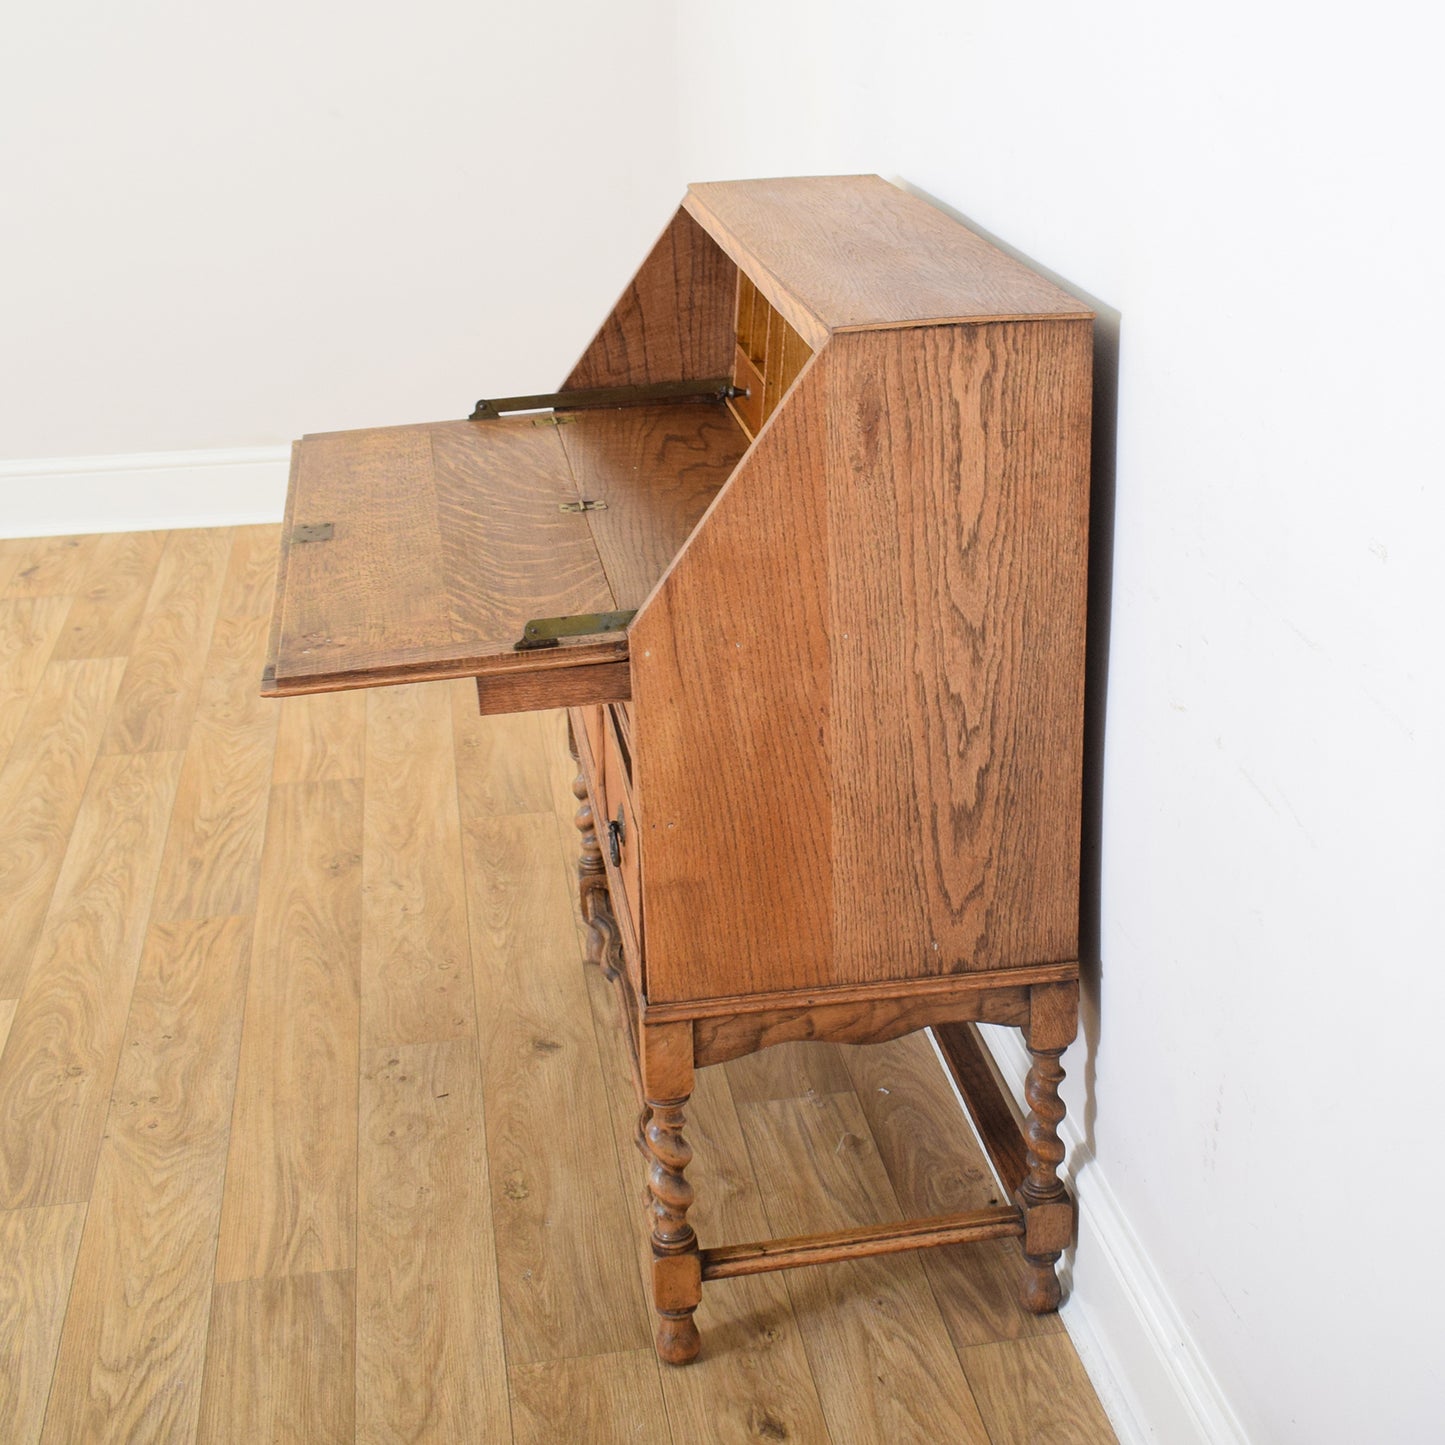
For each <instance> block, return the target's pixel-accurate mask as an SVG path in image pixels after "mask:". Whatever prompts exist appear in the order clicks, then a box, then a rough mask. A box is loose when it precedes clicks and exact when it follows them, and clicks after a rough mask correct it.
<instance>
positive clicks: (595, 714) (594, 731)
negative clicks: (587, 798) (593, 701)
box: [572, 705, 606, 787]
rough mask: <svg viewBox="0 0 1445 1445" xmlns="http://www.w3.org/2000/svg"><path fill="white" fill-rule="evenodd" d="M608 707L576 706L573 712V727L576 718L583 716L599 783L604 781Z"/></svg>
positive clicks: (583, 725)
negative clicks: (604, 731)
mask: <svg viewBox="0 0 1445 1445" xmlns="http://www.w3.org/2000/svg"><path fill="white" fill-rule="evenodd" d="M605 711H606V708H605V707H603V706H601V705H599V706H596V707H581V708H574V709H573V712H572V717H573V724H572V725H573V729H574V732H575V729H576V725H577V724H576V719H577V718H578V717H581V719H582V728H583V731H584V732H585V733H586V734H587V751H588V752H590V753H591V754H592V766H593V767H594V768H596V769H597V783H598V786H599V787H600V786H601V782H602V766H603V764H602V739H603V736H604V733H603V728H604V723H603V713H604V712H605Z"/></svg>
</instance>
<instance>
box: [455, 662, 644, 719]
mask: <svg viewBox="0 0 1445 1445" xmlns="http://www.w3.org/2000/svg"><path fill="white" fill-rule="evenodd" d="M631 696H632V669H631V668H630V667H629V666H628V665H627V663H625V662H598V663H593V664H592V665H591V666H589V667H568V668H556V669H554V670H553V671H552V672H549V673H534V672H516V673H512V672H498V673H492V674H491V675H490V676H487V677H479V678H478V679H477V692H476V700H477V710H478V711H479V712H482V713H486V714H488V715H494V714H497V713H508V712H540V711H542V710H544V709H546V708H554V707H584V706H586V705H588V704H590V703H599V702H618V701H621V700H623V699H626V698H629V697H631Z"/></svg>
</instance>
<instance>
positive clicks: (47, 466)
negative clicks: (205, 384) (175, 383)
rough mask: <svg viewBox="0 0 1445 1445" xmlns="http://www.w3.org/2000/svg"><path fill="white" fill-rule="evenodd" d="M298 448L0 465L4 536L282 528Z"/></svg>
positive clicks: (0, 529)
mask: <svg viewBox="0 0 1445 1445" xmlns="http://www.w3.org/2000/svg"><path fill="white" fill-rule="evenodd" d="M289 458H290V449H289V448H288V447H285V446H278V447H220V448H215V449H212V450H208V451H191V452H129V453H125V454H122V455H118V456H98V457H41V458H28V459H26V458H22V459H20V460H16V461H0V537H53V536H62V535H69V534H74V533H77V532H151V531H157V530H161V529H170V528H173V527H229V526H236V525H238V524H243V523H250V522H279V521H280V520H281V515H282V512H283V511H284V509H285V505H286V477H287V470H288V464H289Z"/></svg>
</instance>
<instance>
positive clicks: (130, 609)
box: [55, 532, 169, 658]
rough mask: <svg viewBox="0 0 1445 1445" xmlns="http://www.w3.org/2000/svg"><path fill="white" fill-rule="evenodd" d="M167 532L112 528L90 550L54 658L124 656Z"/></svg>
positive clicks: (127, 651) (147, 592)
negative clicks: (119, 530) (118, 530)
mask: <svg viewBox="0 0 1445 1445" xmlns="http://www.w3.org/2000/svg"><path fill="white" fill-rule="evenodd" d="M168 535H169V534H168V533H165V532H111V533H108V534H106V535H105V536H102V537H100V538H99V539H98V540H97V541H96V543H95V546H94V548H93V549H92V551H91V555H90V560H89V563H88V564H87V566H86V569H85V575H84V576H83V577H82V578H81V579H80V589H79V595H78V596H77V597H76V598H75V600H74V602H72V603H71V607H70V614H69V616H68V617H67V618H66V619H65V634H64V636H63V637H62V638H61V639H60V641H59V643H58V644H57V646H56V649H55V656H56V657H57V658H72V657H125V656H126V655H127V654H128V653H129V652H130V648H131V642H132V640H133V639H134V637H135V633H136V628H137V627H139V625H140V620H141V615H142V613H143V612H144V611H145V606H146V599H147V597H148V596H149V594H150V590H151V583H152V581H154V579H155V574H156V568H157V567H158V566H159V565H160V560H161V553H162V552H163V551H164V549H165V543H166V538H167V536H168Z"/></svg>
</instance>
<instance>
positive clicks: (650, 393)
mask: <svg viewBox="0 0 1445 1445" xmlns="http://www.w3.org/2000/svg"><path fill="white" fill-rule="evenodd" d="M746 395H747V391H746V389H744V388H742V387H737V386H734V385H733V384H732V382H731V381H730V380H729V379H728V378H727V377H725V376H717V377H711V378H709V379H708V380H706V381H658V382H652V383H650V384H649V385H646V386H594V387H588V388H584V389H583V390H580V391H554V392H549V393H546V394H544V395H540V396H504V397H502V398H501V400H499V401H487V400H485V399H483V400H481V401H479V402H478V403H477V404H476V406H475V407H474V408H473V409H472V414H471V416H469V417H468V418H467V420H468V421H497V420H499V419H500V418H501V415H502V413H503V412H508V411H547V410H556V409H558V408H560V407H573V408H580V409H585V408H587V407H591V406H639V405H641V404H642V403H644V402H649V401H726V400H727V399H728V398H729V397H734V396H746ZM539 421H540V418H539ZM535 424H536V423H534V425H535Z"/></svg>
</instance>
